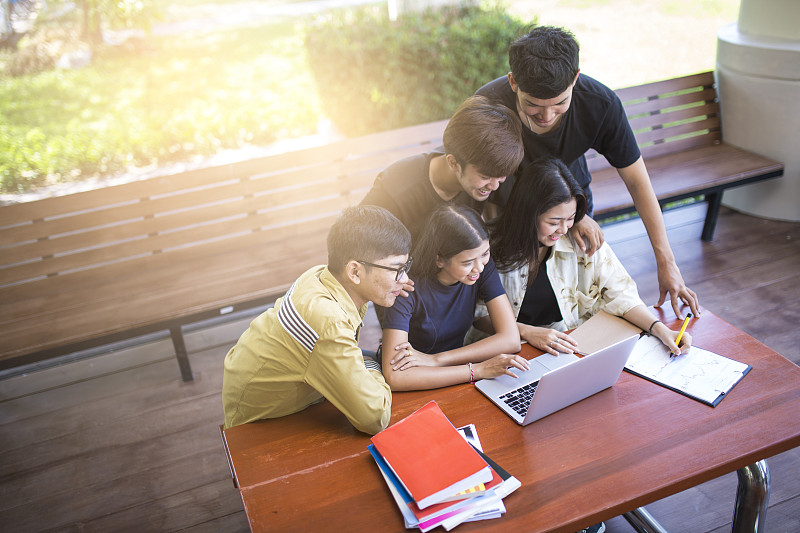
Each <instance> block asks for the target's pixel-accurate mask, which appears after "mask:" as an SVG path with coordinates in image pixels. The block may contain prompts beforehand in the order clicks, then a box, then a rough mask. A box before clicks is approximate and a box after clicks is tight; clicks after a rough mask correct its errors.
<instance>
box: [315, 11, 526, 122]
mask: <svg viewBox="0 0 800 533" xmlns="http://www.w3.org/2000/svg"><path fill="white" fill-rule="evenodd" d="M523 26H524V24H523V23H522V22H521V21H520V20H519V19H516V18H515V17H512V16H511V15H509V14H507V13H506V12H505V11H504V10H503V9H502V8H499V7H491V8H481V7H475V6H473V7H446V8H440V9H437V10H428V11H425V12H423V13H411V14H407V15H403V16H401V17H398V20H396V21H390V20H389V19H388V16H386V14H385V13H383V12H382V10H377V9H372V10H369V9H367V10H361V11H359V12H356V13H355V14H352V13H350V14H335V15H332V16H330V17H329V18H327V19H326V20H324V21H322V22H320V23H318V24H316V25H314V26H313V27H310V28H309V29H308V33H307V36H306V50H307V52H308V59H309V65H310V67H311V70H312V73H313V75H314V79H315V81H316V84H317V88H318V91H319V95H320V100H321V102H322V105H323V109H324V110H325V113H326V114H327V115H328V117H330V118H331V120H332V121H333V122H334V124H335V125H336V126H337V128H339V130H341V131H342V132H343V133H344V134H346V135H349V136H356V135H363V134H367V133H374V132H377V131H383V130H389V129H394V128H399V127H403V126H409V125H413V124H421V123H424V122H430V121H434V120H440V119H445V118H448V117H449V116H450V115H451V114H452V113H453V112H454V111H455V109H456V108H457V107H458V105H459V104H460V103H461V102H463V101H464V99H465V98H467V97H468V96H470V95H472V94H473V93H474V92H475V90H477V89H478V88H479V87H481V86H482V85H483V84H484V83H486V82H488V81H490V80H492V79H494V78H496V77H498V76H502V75H503V74H506V73H507V72H508V70H509V67H508V45H509V44H510V43H511V41H513V40H514V39H515V38H516V37H517V36H519V35H520V34H521V32H522V28H523Z"/></svg>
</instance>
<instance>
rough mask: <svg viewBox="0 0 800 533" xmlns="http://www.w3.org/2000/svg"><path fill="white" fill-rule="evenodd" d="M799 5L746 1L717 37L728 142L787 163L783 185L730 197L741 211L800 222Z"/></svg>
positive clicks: (756, 187) (768, 184)
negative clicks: (736, 20) (737, 17)
mask: <svg viewBox="0 0 800 533" xmlns="http://www.w3.org/2000/svg"><path fill="white" fill-rule="evenodd" d="M798 21H800V1H798V0H742V3H741V7H740V12H739V20H738V22H737V23H735V24H730V25H728V26H724V27H723V28H721V29H720V30H719V32H718V34H717V82H718V87H719V97H720V108H721V113H722V133H723V137H724V139H725V141H726V142H728V143H731V144H733V145H736V146H740V147H742V148H746V149H748V150H752V151H754V152H758V153H760V154H763V155H765V156H767V157H771V158H772V159H776V160H778V161H781V162H783V163H784V164H785V165H786V171H785V174H784V176H783V177H782V178H777V179H776V180H770V181H767V182H763V183H759V184H755V185H750V186H747V187H740V188H738V189H734V190H731V191H728V192H726V193H725V196H724V200H723V201H724V203H725V205H728V206H729V207H733V208H734V209H737V210H739V211H744V212H747V213H750V214H754V215H758V216H763V217H767V218H776V219H782V220H794V221H800V23H798Z"/></svg>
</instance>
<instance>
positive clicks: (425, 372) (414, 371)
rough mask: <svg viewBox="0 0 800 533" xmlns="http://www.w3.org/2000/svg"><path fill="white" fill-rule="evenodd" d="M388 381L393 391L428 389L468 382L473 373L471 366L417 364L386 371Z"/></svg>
mask: <svg viewBox="0 0 800 533" xmlns="http://www.w3.org/2000/svg"><path fill="white" fill-rule="evenodd" d="M384 375H385V376H386V381H387V382H388V383H389V386H390V387H391V388H392V390H393V391H409V390H428V389H438V388H440V387H448V386H450V385H457V384H459V383H467V382H468V381H469V380H470V378H471V374H470V371H469V366H468V365H466V364H464V365H455V366H415V367H413V368H408V369H406V370H389V371H388V372H387V371H384Z"/></svg>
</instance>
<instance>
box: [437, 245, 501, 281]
mask: <svg viewBox="0 0 800 533" xmlns="http://www.w3.org/2000/svg"><path fill="white" fill-rule="evenodd" d="M488 262H489V241H483V242H482V243H481V245H480V246H478V247H477V248H472V249H471V250H464V251H463V252H460V253H458V254H456V255H454V256H453V257H451V258H450V259H447V260H441V259H437V260H436V264H437V265H438V267H439V268H440V269H441V270H439V274H438V275H437V279H438V280H439V282H440V283H442V284H444V285H455V284H456V283H459V282H460V283H463V284H464V285H473V284H474V283H475V282H477V281H478V279H479V278H480V277H481V272H483V267H485V266H486V263H488Z"/></svg>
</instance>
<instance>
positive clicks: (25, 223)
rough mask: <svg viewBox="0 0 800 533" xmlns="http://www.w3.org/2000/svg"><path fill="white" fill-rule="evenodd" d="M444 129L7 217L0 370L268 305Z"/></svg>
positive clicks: (140, 186)
mask: <svg viewBox="0 0 800 533" xmlns="http://www.w3.org/2000/svg"><path fill="white" fill-rule="evenodd" d="M444 126H445V122H436V123H431V124H424V125H420V126H414V127H410V128H405V129H401V130H395V131H390V132H385V133H379V134H375V135H371V136H367V137H362V138H358V139H349V140H345V141H341V142H336V143H333V144H330V145H327V146H321V147H315V148H308V149H304V150H301V151H297V152H293V153H287V154H281V155H276V156H271V157H266V158H261V159H256V160H251V161H247V162H243V163H236V164H231V165H226V166H223V167H216V168H208V169H203V170H196V171H191V172H187V173H184V174H180V175H173V176H164V177H160V178H154V179H147V180H142V181H136V182H132V183H127V184H124V185H117V186H112V187H107V188H104V189H98V190H93V191H87V192H80V193H76V194H70V195H66V196H61V197H55V198H47V199H41V200H36V201H32V202H28V203H22V204H13V205H6V206H2V207H0V255H2V259H1V260H0V339H2V342H0V369H7V368H11V367H14V366H19V365H22V364H26V363H33V362H37V361H41V360H43V359H46V358H50V357H55V356H58V355H62V354H67V353H72V352H74V351H78V350H83V349H86V348H90V347H94V346H100V345H104V344H107V343H110V342H114V341H118V340H121V339H124V338H130V337H134V336H138V335H142V334H146V333H151V332H156V331H163V330H169V331H170V333H171V337H172V341H173V343H174V347H175V352H176V355H177V358H178V361H179V365H180V370H181V375H182V378H183V379H184V380H185V381H187V380H191V379H192V372H191V367H190V365H189V360H188V358H187V355H186V348H185V346H184V342H183V330H182V327H183V326H184V325H185V324H188V323H192V322H196V321H198V320H203V319H206V318H211V317H215V316H219V315H220V314H226V313H229V312H232V311H235V310H239V309H245V308H248V307H252V306H258V305H264V304H266V303H269V302H271V301H274V299H275V298H276V297H278V296H280V295H281V294H283V292H285V291H286V289H287V288H288V287H289V286H290V284H291V283H292V282H293V281H294V280H295V279H296V277H297V276H298V275H299V274H300V273H302V272H303V271H304V270H305V269H307V268H309V267H311V266H313V265H315V264H323V263H325V262H326V261H327V254H326V246H325V240H326V236H327V232H328V228H329V227H330V225H331V224H332V222H333V220H334V219H335V218H336V216H337V214H338V213H339V211H340V210H341V209H342V208H343V207H345V206H348V205H355V204H357V203H358V202H359V201H360V200H361V198H362V197H363V196H364V194H366V191H367V190H368V189H369V187H370V186H371V185H372V182H373V181H374V179H375V176H376V175H377V173H378V172H379V171H380V170H381V169H382V168H384V167H385V166H387V165H388V164H390V163H392V162H393V161H396V160H397V159H400V158H403V157H406V156H409V155H412V154H415V153H419V152H422V151H425V150H427V149H430V148H431V147H432V146H437V145H439V144H441V135H442V132H443V130H444Z"/></svg>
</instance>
